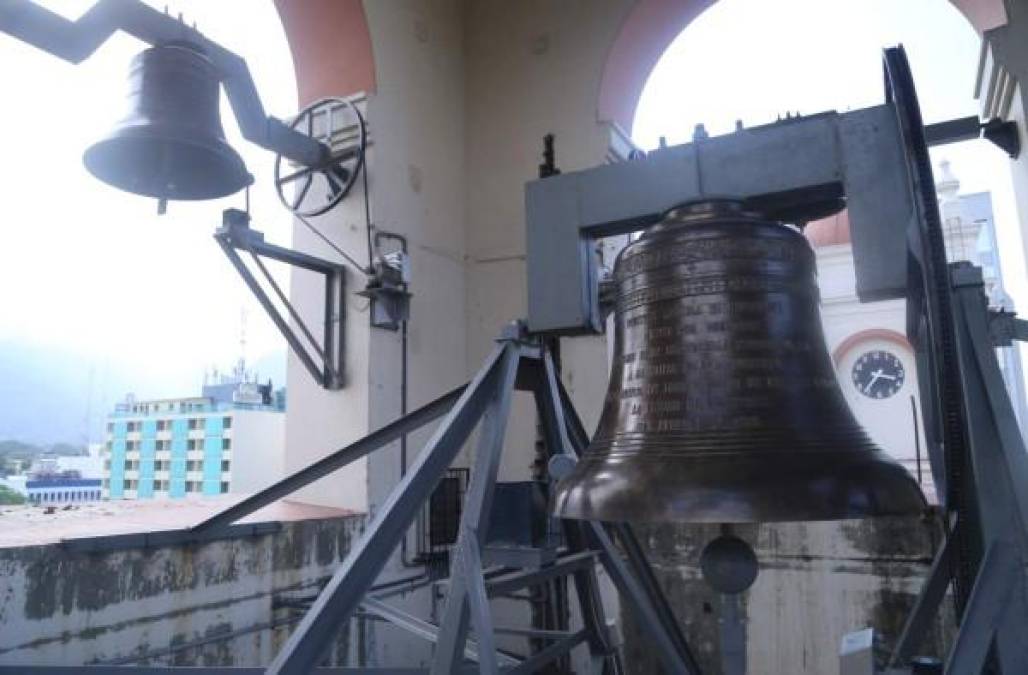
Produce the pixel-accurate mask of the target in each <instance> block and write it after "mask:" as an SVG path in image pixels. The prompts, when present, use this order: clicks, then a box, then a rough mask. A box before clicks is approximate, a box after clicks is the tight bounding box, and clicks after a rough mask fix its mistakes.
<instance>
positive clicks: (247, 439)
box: [229, 410, 286, 494]
mask: <svg viewBox="0 0 1028 675" xmlns="http://www.w3.org/2000/svg"><path fill="white" fill-rule="evenodd" d="M232 417H233V425H232V468H231V471H232V482H231V484H230V486H229V491H230V492H238V493H243V494H251V493H254V492H257V491H258V490H261V489H262V488H265V487H267V486H268V485H270V484H271V483H273V482H275V481H276V480H278V479H279V478H281V477H282V475H283V472H284V471H285V459H286V458H285V456H284V454H283V453H282V448H283V442H284V440H285V415H283V414H282V413H279V412H265V411H260V410H236V411H234V412H233V413H232Z"/></svg>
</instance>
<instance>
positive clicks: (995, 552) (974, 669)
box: [946, 541, 1025, 675]
mask: <svg viewBox="0 0 1028 675" xmlns="http://www.w3.org/2000/svg"><path fill="white" fill-rule="evenodd" d="M1021 568H1022V563H1021V560H1020V556H1019V555H1018V554H1017V549H1016V548H1015V547H1014V546H1011V545H1009V544H1006V543H1004V542H998V541H997V542H994V543H993V544H992V545H991V546H990V547H989V549H988V550H987V551H986V552H985V557H983V558H982V562H981V565H980V566H979V567H978V576H977V577H976V578H975V582H974V586H973V587H972V589H971V595H970V597H969V598H968V602H967V609H966V610H965V611H964V616H963V617H962V621H961V624H960V631H959V632H958V633H957V639H956V642H954V644H953V648H952V650H951V651H950V655H949V658H948V659H947V660H946V673H947V674H948V675H964V674H965V673H966V674H967V675H970V674H971V673H980V672H982V668H983V667H984V665H985V659H986V657H987V656H988V654H989V650H990V649H991V647H992V643H993V640H994V639H995V638H996V634H997V633H998V632H999V631H1000V630H1001V628H1002V624H1003V623H1004V622H1003V618H1004V614H1005V613H1006V612H1007V609H1008V607H1009V605H1010V601H1011V599H1012V598H1013V597H1016V596H1018V595H1023V594H1024V591H1025V587H1024V578H1023V574H1024V572H1023V571H1022V569H1021ZM1019 618H1020V619H1023V617H1019ZM1016 627H1017V629H1018V631H1019V632H1020V631H1022V630H1023V629H1024V625H1023V624H1022V623H1020V621H1018V622H1017V625H1016ZM1021 640H1022V645H1023V640H1024V638H1023V636H1022V638H1021ZM1000 658H1002V654H1001V655H1000ZM1003 672H1004V674H1005V675H1017V674H1019V673H1023V672H1024V671H1023V670H1019V671H1016V673H1015V671H1010V670H1007V669H1004V670H1003Z"/></svg>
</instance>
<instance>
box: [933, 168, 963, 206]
mask: <svg viewBox="0 0 1028 675" xmlns="http://www.w3.org/2000/svg"><path fill="white" fill-rule="evenodd" d="M950 166H951V164H950V161H949V160H948V159H944V160H942V161H941V162H939V179H938V180H937V181H935V191H936V192H938V193H939V196H940V197H942V198H943V200H944V201H950V200H953V199H956V198H957V193H958V192H959V191H960V180H959V179H957V177H956V176H955V175H954V174H953V170H952V169H951V168H950Z"/></svg>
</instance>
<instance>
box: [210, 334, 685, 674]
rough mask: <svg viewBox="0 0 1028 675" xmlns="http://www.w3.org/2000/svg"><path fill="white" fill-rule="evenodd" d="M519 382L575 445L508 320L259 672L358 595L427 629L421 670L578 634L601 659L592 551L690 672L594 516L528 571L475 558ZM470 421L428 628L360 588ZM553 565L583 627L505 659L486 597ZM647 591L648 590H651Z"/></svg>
mask: <svg viewBox="0 0 1028 675" xmlns="http://www.w3.org/2000/svg"><path fill="white" fill-rule="evenodd" d="M519 384H520V385H521V386H527V388H529V389H531V390H532V391H533V392H534V393H535V394H536V397H537V404H538V406H539V408H540V410H541V411H542V412H543V413H544V414H543V424H544V428H545V429H546V432H547V435H548V437H550V438H555V439H559V442H557V443H556V444H554V445H552V446H551V447H553V448H557V449H558V450H557V451H563V452H567V453H569V454H575V453H576V450H575V447H574V446H573V445H572V444H571V441H570V436H569V433H568V427H569V426H571V427H572V429H573V431H572V434H573V435H574V436H575V437H576V440H578V441H579V442H581V441H582V437H580V435H582V434H583V432H582V431H581V429H580V422H579V421H578V420H577V417H575V418H574V419H573V420H570V421H569V420H568V419H567V412H566V411H567V410H568V409H569V408H568V407H567V404H566V403H565V397H566V392H562V391H561V390H560V386H559V383H557V381H556V379H555V377H554V371H553V365H552V361H551V360H550V358H549V355H548V354H547V353H545V352H542V351H541V350H540V349H539V347H538V346H537V345H535V344H533V343H530V342H526V341H524V340H523V339H522V338H521V337H519V332H518V331H511V332H508V333H507V334H506V336H505V337H504V338H503V339H501V344H500V346H499V347H497V349H496V350H495V351H494V353H493V354H492V356H490V358H489V359H488V360H487V361H486V364H485V366H484V367H483V368H482V369H481V370H480V371H479V373H478V375H477V376H476V377H475V379H474V380H473V381H472V382H471V383H470V384H469V385H468V386H467V387H466V388H465V389H463V390H462V391H461V392H460V396H459V398H458V400H457V401H456V402H455V403H454V404H453V407H452V408H450V410H449V412H448V414H447V416H446V418H445V419H444V420H443V421H442V423H441V424H440V425H439V426H438V427H437V429H436V431H435V433H434V435H433V437H432V438H431V439H430V440H429V442H428V443H427V444H426V447H425V449H424V450H423V451H422V452H421V454H419V455H418V459H417V460H416V462H415V464H414V465H413V466H412V467H411V469H410V471H409V472H408V474H407V475H406V476H405V478H404V479H403V480H402V481H401V483H400V484H399V485H398V486H397V487H396V488H395V489H394V491H393V492H392V494H391V495H390V496H389V498H388V499H387V501H386V503H385V504H384V505H383V507H382V508H381V509H380V511H379V512H378V514H377V515H376V517H375V519H374V521H373V522H372V523H371V524H370V525H369V527H368V529H367V531H366V532H365V534H364V536H363V538H362V539H361V541H360V543H359V544H358V545H357V546H356V547H355V549H354V550H353V551H351V553H350V555H349V556H348V557H347V559H346V560H345V561H344V563H343V564H342V566H341V567H340V569H339V570H337V572H336V573H335V574H334V575H333V577H332V579H331V580H330V581H329V583H328V584H327V585H326V587H325V589H324V590H323V591H322V593H321V594H320V595H319V597H318V598H317V600H316V601H315V602H314V604H313V605H312V607H311V609H310V610H309V611H308V613H307V614H306V616H305V617H304V619H303V621H302V622H301V623H300V625H299V626H298V627H297V629H296V630H295V631H294V633H293V634H292V636H291V637H290V639H289V641H288V642H287V643H286V645H285V646H284V647H283V648H282V650H281V651H280V653H279V654H278V656H277V657H276V659H275V661H274V662H273V663H272V665H271V667H270V668H269V670H268V672H270V673H286V672H289V673H291V672H303V671H305V670H306V669H309V668H312V667H314V666H315V665H316V664H317V663H318V662H319V661H320V659H321V656H322V655H323V654H324V652H325V649H326V648H327V646H328V645H329V644H330V642H331V641H332V639H333V638H334V636H335V634H336V632H337V631H338V630H339V629H340V627H341V626H342V625H343V624H344V623H345V622H346V621H347V620H348V619H349V618H350V617H351V616H352V615H353V613H354V612H355V611H356V610H357V608H358V607H362V606H363V607H364V608H366V609H367V610H368V611H370V612H372V613H374V614H377V615H379V616H383V615H388V616H386V617H385V618H387V619H389V620H392V621H394V622H396V623H398V624H399V625H404V624H406V625H408V627H410V628H412V629H413V628H417V630H416V631H414V632H415V633H421V634H423V636H424V637H426V638H427V639H430V640H431V639H433V638H434V641H436V643H437V647H436V657H435V661H434V663H433V666H432V668H431V671H430V672H432V673H451V672H458V671H460V670H461V669H462V668H463V667H464V665H463V661H464V658H469V657H470V658H474V657H477V660H478V666H477V668H478V672H483V673H498V672H501V670H502V671H503V672H518V673H521V672H532V671H534V670H535V669H537V668H540V667H542V666H543V665H545V664H546V663H549V662H551V661H552V660H554V659H556V658H559V657H560V656H561V655H563V654H566V653H567V652H568V651H569V650H571V649H572V648H574V647H575V646H576V645H578V644H581V643H583V642H584V643H587V644H588V645H589V647H590V653H591V654H592V655H593V663H594V666H595V667H596V668H597V670H598V669H599V668H602V667H603V666H604V665H605V664H608V663H614V661H611V659H613V658H614V654H615V650H614V648H613V646H612V645H611V644H610V638H609V636H608V635H607V633H606V623H605V621H604V620H603V613H602V605H601V603H600V598H599V592H598V588H597V582H596V577H595V567H594V565H593V564H592V561H593V560H594V559H598V560H599V561H600V562H601V563H602V564H603V565H604V566H605V567H606V569H607V571H608V574H610V576H611V577H612V578H613V579H615V582H616V583H617V585H618V588H619V590H621V591H622V593H623V594H627V595H628V596H629V598H628V602H629V603H630V605H631V606H632V607H633V608H634V609H636V610H638V611H641V612H642V617H641V618H642V620H643V621H645V622H646V624H647V625H649V626H651V628H652V631H651V633H652V634H653V635H654V637H655V642H656V646H657V648H658V650H659V651H660V653H661V656H662V658H663V660H664V663H665V665H666V668H667V670H668V672H672V673H699V669H698V668H697V667H696V665H695V661H694V660H693V659H692V657H691V655H690V654H689V652H688V647H687V646H686V645H685V641H684V638H682V637H681V633H680V632H679V630H678V627H677V625H675V624H674V620H673V618H671V615H670V612H669V611H666V613H665V612H663V611H661V609H660V608H663V609H664V610H666V609H667V607H666V603H664V604H662V603H661V601H660V600H662V598H660V599H659V600H658V598H655V597H654V591H655V590H657V589H656V586H655V585H653V583H654V582H653V581H652V579H653V577H652V571H651V570H649V569H648V567H645V569H643V570H642V571H643V572H644V573H646V574H648V577H647V578H648V579H649V581H646V580H639V579H637V578H636V569H637V568H639V566H640V565H643V566H645V559H644V558H641V549H640V550H636V551H635V552H634V554H632V555H630V560H629V562H627V563H626V562H625V560H624V559H623V558H622V557H621V554H620V553H619V552H618V551H617V549H616V548H615V546H614V544H613V542H612V540H611V539H610V537H609V535H608V534H607V532H606V529H605V526H603V525H602V524H599V523H579V522H575V521H565V525H566V527H567V528H568V529H567V532H568V533H569V534H571V535H572V536H570V537H569V538H568V541H569V552H568V554H567V555H565V556H563V557H561V558H559V559H558V561H556V562H555V563H554V564H553V565H551V566H549V567H544V568H543V569H540V570H538V571H535V572H525V573H517V572H511V573H506V574H501V575H499V576H491V577H490V578H489V579H486V577H485V575H484V574H483V569H482V562H481V547H482V545H483V544H484V542H485V538H484V537H485V532H484V523H485V521H484V518H485V516H486V515H487V514H488V513H489V506H490V504H491V500H492V492H493V487H494V485H495V482H496V474H497V471H498V468H499V461H500V454H501V452H502V447H503V436H504V431H505V428H506V420H507V417H508V414H509V406H510V398H511V395H512V393H513V391H514V389H515V388H516V387H517V386H519ZM414 414H415V415H416V414H418V413H414ZM479 422H480V427H481V428H480V433H479V437H478V445H477V449H476V453H475V465H474V470H473V474H472V479H471V485H470V486H469V489H468V497H467V501H466V505H465V508H464V512H463V515H462V519H461V526H460V534H459V537H458V543H457V545H456V548H455V551H454V555H453V557H452V559H451V574H450V583H449V592H448V594H447V600H446V606H445V609H444V614H443V616H444V619H443V620H442V622H441V624H440V626H441V627H440V628H439V629H438V631H436V630H435V628H434V627H432V626H431V625H430V624H427V623H424V622H422V623H418V624H417V625H416V626H415V624H413V623H411V621H410V620H409V618H408V617H400V616H398V615H396V612H395V611H394V610H392V609H391V608H388V607H382V606H379V605H376V604H375V602H376V601H375V600H374V599H372V600H371V601H370V602H371V604H370V605H369V604H368V603H369V600H367V599H365V598H364V595H365V593H366V591H367V590H368V588H369V587H370V585H371V583H372V582H373V581H374V579H375V577H376V576H377V575H378V573H379V572H380V571H381V569H382V567H383V566H384V565H385V562H386V560H387V559H388V557H389V555H390V554H391V553H392V551H393V549H394V548H395V547H396V546H397V544H398V543H399V540H400V537H402V536H403V532H404V531H405V528H406V527H407V526H408V525H409V524H410V522H411V521H412V520H413V518H414V516H415V515H416V513H417V511H418V509H419V508H420V507H421V504H422V503H423V502H424V501H425V500H426V499H427V498H428V496H429V494H430V493H431V490H432V488H433V487H434V485H435V483H436V482H437V481H438V480H439V478H440V477H441V476H442V473H443V472H444V471H445V469H446V467H447V466H448V465H449V464H450V462H451V461H452V460H453V459H454V457H455V456H456V454H457V452H458V451H459V449H460V447H461V446H462V445H463V443H464V442H465V441H466V440H467V438H468V437H469V435H470V434H471V431H472V430H473V428H474V427H475V426H476V425H477V424H479ZM394 424H398V423H394ZM394 433H395V432H394ZM583 437H584V436H583ZM340 452H342V451H340ZM350 454H354V453H350ZM283 490H284V488H282V487H279V488H277V489H275V491H274V492H275V495H276V497H277V496H281V493H282V492H283ZM223 521H224V519H222V520H221V521H219V522H223ZM576 535H577V536H576ZM565 574H570V575H572V576H573V577H574V579H575V582H576V587H577V588H578V596H579V600H580V604H581V605H582V614H583V617H584V620H585V627H584V628H583V629H582V630H581V631H578V632H574V633H569V634H560V635H557V634H555V635H552V636H548V637H549V638H550V643H549V644H548V645H547V646H546V647H544V648H543V649H542V650H540V651H538V652H536V653H535V654H532V655H530V656H528V657H527V658H526V659H524V660H521V661H518V662H516V663H511V658H510V657H508V656H506V655H504V654H502V653H501V652H498V651H497V649H496V647H495V639H494V633H495V630H494V627H493V621H492V618H491V613H490V609H489V604H488V598H489V597H490V596H491V595H497V594H501V593H508V592H510V591H512V590H515V589H516V588H519V587H524V586H527V585H531V584H533V583H539V582H541V581H543V580H546V579H550V578H553V577H554V576H559V575H560V576H562V575H565ZM656 595H657V596H659V591H657V592H656ZM669 618H670V622H669V621H668V620H667V619H669ZM472 627H473V628H474V633H475V645H474V647H473V649H472V650H471V653H469V649H468V641H467V639H468V634H469V631H470V629H471V628H472ZM615 671H616V670H615Z"/></svg>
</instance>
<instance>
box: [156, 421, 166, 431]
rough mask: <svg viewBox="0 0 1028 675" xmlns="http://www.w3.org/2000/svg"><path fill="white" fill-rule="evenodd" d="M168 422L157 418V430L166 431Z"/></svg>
mask: <svg viewBox="0 0 1028 675" xmlns="http://www.w3.org/2000/svg"><path fill="white" fill-rule="evenodd" d="M167 425H168V423H167V422H165V421H164V420H157V431H164V430H165V429H167V428H168V426H167Z"/></svg>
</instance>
